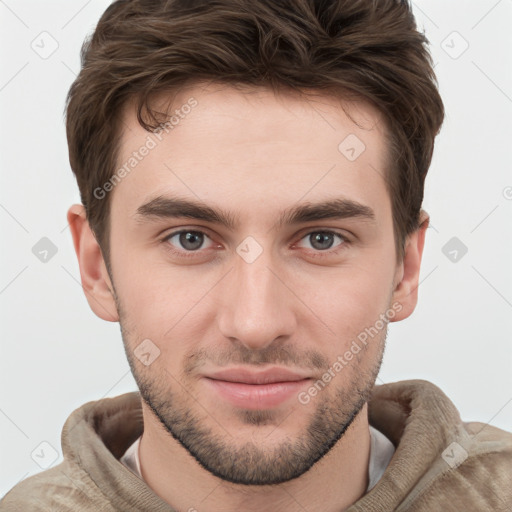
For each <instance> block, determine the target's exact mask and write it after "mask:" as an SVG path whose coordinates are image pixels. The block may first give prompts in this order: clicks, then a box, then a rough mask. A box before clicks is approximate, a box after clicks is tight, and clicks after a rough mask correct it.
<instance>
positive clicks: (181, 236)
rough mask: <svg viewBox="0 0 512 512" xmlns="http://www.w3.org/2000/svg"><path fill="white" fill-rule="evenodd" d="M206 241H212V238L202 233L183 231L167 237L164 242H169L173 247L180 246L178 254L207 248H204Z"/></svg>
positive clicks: (189, 230)
mask: <svg viewBox="0 0 512 512" xmlns="http://www.w3.org/2000/svg"><path fill="white" fill-rule="evenodd" d="M205 239H208V240H210V241H211V239H210V237H209V236H208V235H207V234H206V233H203V232H202V231H196V230H192V229H182V230H181V231H175V232H174V233H171V234H170V235H168V236H166V237H165V238H164V239H163V241H164V242H169V243H170V244H171V245H172V246H173V247H176V245H178V246H179V247H178V249H179V250H177V251H176V252H183V251H184V252H197V251H198V250H200V249H205V248H206V247H203V244H204V242H205Z"/></svg>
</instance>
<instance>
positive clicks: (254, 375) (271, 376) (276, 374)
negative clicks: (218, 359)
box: [205, 368, 310, 384]
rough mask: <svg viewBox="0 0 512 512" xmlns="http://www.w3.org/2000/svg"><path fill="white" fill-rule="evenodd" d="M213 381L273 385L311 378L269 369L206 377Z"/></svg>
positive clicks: (233, 370)
mask: <svg viewBox="0 0 512 512" xmlns="http://www.w3.org/2000/svg"><path fill="white" fill-rule="evenodd" d="M205 377H207V378H209V379H213V380H222V381H225V382H239V383H242V384H273V383H276V382H296V381H299V380H304V379H308V378H310V377H309V375H307V374H305V373H299V372H293V371H291V370H288V369H287V368H269V369H267V370H264V371H259V372H254V371H252V372H251V371H249V370H246V369H243V368H234V369H230V370H221V371H218V372H214V373H211V374H209V375H205Z"/></svg>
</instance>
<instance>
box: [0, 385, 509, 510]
mask: <svg viewBox="0 0 512 512" xmlns="http://www.w3.org/2000/svg"><path fill="white" fill-rule="evenodd" d="M368 414H369V422H370V425H372V426H373V427H374V428H376V429H377V430H379V431H380V432H382V433H383V434H384V435H385V436H386V437H387V438H388V439H390V440H391V442H392V443H393V444H394V446H395V453H394V455H393V457H392V458H391V461H390V462H389V464H388V466H387V468H386V470H385V471H384V474H383V475H382V477H381V478H380V479H379V481H378V482H377V483H376V484H375V486H374V487H373V488H372V489H371V490H370V491H369V492H367V493H366V494H365V495H363V496H362V497H361V498H360V499H359V500H358V501H357V502H355V503H354V504H353V505H351V506H350V507H349V508H348V509H346V511H345V512H388V511H396V512H404V511H408V512H460V511H463V512H473V511H475V512H476V511H488V512H491V511H492V512H512V433H509V432H505V431H503V430H501V429H498V428H496V427H493V426H491V425H487V424H484V423H477V422H472V423H469V422H463V421H461V419H460V415H459V413H458V411H457V409H456V408H455V406H454V405H453V403H452V402H451V401H450V400H449V399H448V397H447V396H446V395H445V394H444V393H443V392H442V391H441V390H440V389H439V388H438V387H436V386H435V385H434V384H431V383H429V382H427V381H423V380H408V381H401V382H395V383H390V384H384V385H380V386H375V388H374V390H373V393H372V398H371V400H370V401H369V404H368ZM142 432H143V419H142V409H141V402H140V395H139V393H138V392H132V393H126V394H124V395H120V396H118V397H115V398H105V399H102V400H98V401H94V402H88V403H86V404H84V405H83V406H82V407H80V408H78V409H76V410H75V411H74V412H73V413H72V414H71V415H70V416H69V418H68V419H67V420H66V422H65V424H64V428H63V430H62V436H61V442H62V452H63V456H64V460H63V461H62V462H61V463H60V464H58V465H57V466H55V467H53V468H50V469H48V470H46V471H43V472H41V473H38V474H36V475H33V476H31V477H29V478H27V479H25V480H23V481H22V482H20V483H18V484H17V485H16V486H15V487H13V489H11V490H10V491H9V492H8V493H7V494H6V495H5V496H4V498H3V499H2V500H1V501H0V512H20V511H23V512H25V511H27V512H29V511H45V512H48V511H52V512H64V511H65V512H71V511H87V512H93V511H94V512H114V511H119V512H121V511H122V512H136V511H152V512H153V511H154V512H175V511H174V509H173V508H172V507H171V506H170V505H169V504H167V503H166V502H164V501H163V500H162V499H161V498H160V497H159V496H157V495H156V494H155V493H154V492H153V491H152V490H151V489H150V488H149V487H148V486H147V485H146V484H145V482H144V481H143V480H141V479H140V478H138V477H137V476H136V475H135V474H133V473H132V471H130V469H128V468H127V467H126V466H124V465H123V464H122V463H121V462H120V458H121V457H122V456H123V455H124V453H125V452H126V450H127V449H128V448H129V447H130V446H131V445H132V444H133V443H134V442H135V441H136V440H137V438H138V437H140V435H141V434H142ZM333 471H335V468H333ZM318 499H319V500H320V499H321V496H319V497H318ZM268 511H269V512H270V511H271V506H270V505H269V508H268ZM340 512H341V511H340Z"/></svg>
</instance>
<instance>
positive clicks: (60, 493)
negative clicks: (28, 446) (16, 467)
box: [0, 463, 113, 512]
mask: <svg viewBox="0 0 512 512" xmlns="http://www.w3.org/2000/svg"><path fill="white" fill-rule="evenodd" d="M20 510H30V511H31V512H32V511H34V512H71V511H76V510H80V511H89V510H90V511H91V512H92V511H101V512H110V511H112V510H113V509H112V508H111V507H110V506H109V505H108V503H107V502H106V501H105V500H104V498H103V497H102V495H101V493H99V491H98V489H97V487H96V486H95V485H94V482H92V480H90V478H89V476H88V475H87V474H86V473H85V472H83V471H79V470H78V469H77V468H75V467H70V466H69V465H67V464H65V463H61V464H59V465H58V466H55V467H53V468H51V469H47V470H45V471H42V472H40V473H37V474H36V475H32V476H30V477H28V478H26V479H25V480H22V481H21V482H19V483H18V484H17V485H15V486H14V487H13V488H12V489H11V490H10V491H9V492H8V493H7V494H6V495H5V496H4V497H3V498H2V499H1V500H0V512H19V511H20Z"/></svg>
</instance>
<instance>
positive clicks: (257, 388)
mask: <svg viewBox="0 0 512 512" xmlns="http://www.w3.org/2000/svg"><path fill="white" fill-rule="evenodd" d="M203 379H204V381H205V384H206V385H207V386H208V387H209V389H210V390H211V391H212V392H213V393H214V394H215V395H216V398H218V397H220V398H221V399H222V400H225V401H227V402H228V403H230V404H231V405H234V406H236V407H239V408H243V409H252V410H258V409H270V408H274V407H277V406H279V405H281V404H283V403H285V402H287V401H289V400H290V399H291V398H292V397H294V396H297V394H298V393H299V392H300V390H301V389H302V388H303V387H304V386H306V385H307V384H309V383H310V381H311V380H312V378H311V376H310V375H308V374H307V373H305V372H303V371H302V372H301V371H292V370H289V369H287V368H277V367H274V368H269V369H267V370H264V371H258V372H255V371H249V370H247V369H244V368H232V369H228V370H221V371H218V372H212V373H210V374H208V375H205V376H204V377H203Z"/></svg>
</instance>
